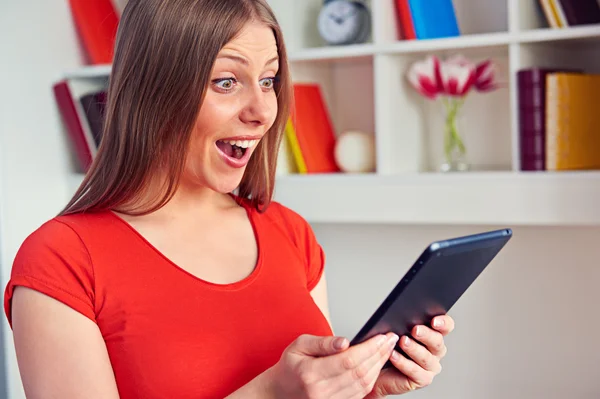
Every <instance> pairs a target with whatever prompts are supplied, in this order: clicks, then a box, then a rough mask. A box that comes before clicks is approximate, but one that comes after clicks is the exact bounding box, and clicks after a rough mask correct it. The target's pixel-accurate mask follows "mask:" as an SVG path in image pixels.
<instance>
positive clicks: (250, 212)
mask: <svg viewBox="0 0 600 399" xmlns="http://www.w3.org/2000/svg"><path fill="white" fill-rule="evenodd" d="M234 199H235V200H236V203H237V204H238V205H239V206H241V207H242V208H244V210H245V211H246V215H247V216H248V220H249V221H250V225H251V226H252V231H253V232H254V240H255V242H256V247H257V259H256V263H255V265H254V269H253V270H252V272H251V273H250V274H249V275H248V276H246V277H244V278H243V279H241V280H238V281H234V282H232V283H226V284H220V283H215V282H212V281H208V280H205V279H203V278H201V277H199V276H197V275H195V274H193V273H190V272H189V271H187V270H185V269H184V268H183V267H181V266H179V265H178V264H177V263H175V262H174V261H173V260H171V259H170V258H169V257H168V256H166V255H165V254H164V253H163V252H162V251H160V250H159V249H158V248H156V246H154V245H153V244H152V243H151V242H150V241H148V240H147V239H146V237H144V236H143V235H142V234H141V233H140V232H139V231H138V230H137V229H136V228H134V227H133V226H132V225H131V224H130V223H129V222H127V221H126V220H125V219H123V218H122V217H121V216H119V215H118V214H116V213H115V212H113V211H112V210H108V211H107V213H108V214H109V215H110V217H112V218H113V219H116V220H117V221H118V222H119V223H120V224H122V225H124V226H125V228H126V229H128V230H129V231H130V232H132V233H133V234H134V235H135V236H136V237H137V238H138V239H139V240H141V241H142V243H143V244H144V245H145V246H146V247H147V248H148V249H150V250H151V251H152V252H154V253H155V254H156V255H158V256H159V257H160V258H161V259H162V260H164V261H165V262H166V263H167V264H168V265H170V266H171V267H173V268H175V269H176V270H178V271H179V272H180V273H182V274H184V275H186V276H187V277H189V278H191V279H192V280H193V281H195V282H197V283H199V284H201V285H203V286H205V287H207V288H210V289H213V290H219V291H237V290H241V289H243V288H245V287H247V286H249V285H250V284H252V283H253V282H254V281H255V280H256V279H257V278H258V276H259V274H260V272H261V270H262V267H263V257H264V255H263V245H262V244H263V242H262V237H261V235H260V229H259V227H258V224H259V221H258V218H257V217H256V212H254V209H253V208H252V207H251V206H249V204H247V203H246V202H245V201H243V200H242V199H238V198H236V197H234Z"/></svg>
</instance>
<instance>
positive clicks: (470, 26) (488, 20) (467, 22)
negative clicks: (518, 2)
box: [374, 0, 508, 44]
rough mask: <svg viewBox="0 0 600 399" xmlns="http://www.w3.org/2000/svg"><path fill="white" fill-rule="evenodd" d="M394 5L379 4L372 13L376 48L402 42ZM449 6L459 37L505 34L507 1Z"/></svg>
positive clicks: (460, 0)
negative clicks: (452, 8)
mask: <svg viewBox="0 0 600 399" xmlns="http://www.w3.org/2000/svg"><path fill="white" fill-rule="evenodd" d="M396 1H397V0H380V1H379V2H378V3H377V4H376V7H377V9H376V10H374V15H375V17H376V20H377V21H378V23H377V24H376V26H375V31H374V36H375V41H376V43H378V44H389V43H394V42H396V41H404V40H403V38H402V35H401V33H400V31H401V25H400V22H399V21H400V16H399V12H398V9H397V7H396ZM452 3H453V6H454V13H455V16H456V21H457V24H458V27H459V31H460V37H464V36H471V35H479V34H487V33H498V32H504V33H506V32H508V3H507V0H453V2H452ZM448 39H452V38H443V39H442V40H448ZM426 40H427V41H428V40H439V39H426ZM409 41H410V40H409ZM417 41H424V40H417Z"/></svg>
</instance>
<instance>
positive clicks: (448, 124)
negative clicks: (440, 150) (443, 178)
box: [440, 97, 469, 172]
mask: <svg viewBox="0 0 600 399" xmlns="http://www.w3.org/2000/svg"><path fill="white" fill-rule="evenodd" d="M442 104H443V110H444V161H443V163H442V164H441V165H440V171H442V172H463V171H466V170H469V164H468V162H467V149H466V147H465V143H464V141H463V138H462V135H461V134H462V132H461V130H460V124H459V120H460V118H461V110H462V106H463V104H464V98H462V97H445V98H442Z"/></svg>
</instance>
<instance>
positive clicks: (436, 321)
mask: <svg viewBox="0 0 600 399" xmlns="http://www.w3.org/2000/svg"><path fill="white" fill-rule="evenodd" d="M431 326H432V327H433V328H434V329H435V330H437V331H439V332H440V333H441V334H442V335H444V336H446V335H448V334H450V333H451V332H452V330H454V319H452V317H450V316H448V315H442V316H436V317H434V318H433V320H432V321H431Z"/></svg>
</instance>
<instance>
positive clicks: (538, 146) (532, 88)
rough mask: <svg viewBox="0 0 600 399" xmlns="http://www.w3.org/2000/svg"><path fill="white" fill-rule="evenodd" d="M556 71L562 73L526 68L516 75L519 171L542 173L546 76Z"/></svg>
mask: <svg viewBox="0 0 600 399" xmlns="http://www.w3.org/2000/svg"><path fill="white" fill-rule="evenodd" d="M560 71H566V70H565V69H551V68H527V69H521V70H519V71H517V108H518V113H519V114H518V124H519V149H520V150H519V157H520V164H521V167H520V169H521V170H523V171H541V170H546V76H547V75H548V74H549V73H552V72H560ZM572 72H579V71H575V70H572Z"/></svg>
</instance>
